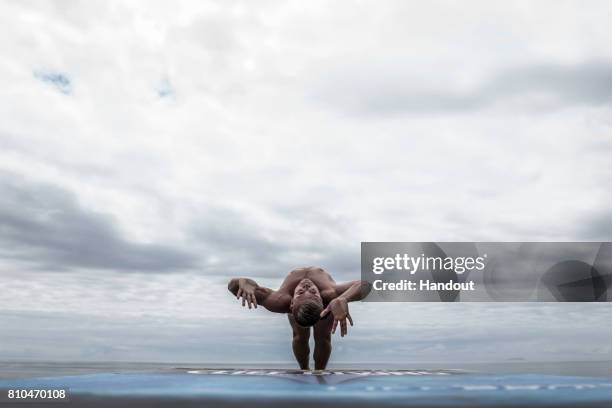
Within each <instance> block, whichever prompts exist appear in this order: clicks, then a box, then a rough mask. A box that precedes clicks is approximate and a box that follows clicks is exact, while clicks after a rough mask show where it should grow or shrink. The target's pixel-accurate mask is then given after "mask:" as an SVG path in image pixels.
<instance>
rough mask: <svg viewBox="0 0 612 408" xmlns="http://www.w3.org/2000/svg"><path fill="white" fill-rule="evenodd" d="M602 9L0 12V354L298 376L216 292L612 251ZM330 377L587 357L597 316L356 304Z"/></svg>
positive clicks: (452, 6)
mask: <svg viewBox="0 0 612 408" xmlns="http://www.w3.org/2000/svg"><path fill="white" fill-rule="evenodd" d="M611 13H612V4H610V2H607V1H590V2H588V4H585V3H584V2H579V1H538V2H537V3H536V2H533V1H512V2H501V1H497V2H490V1H469V2H461V3H458V2H451V1H449V2H442V1H436V2H407V1H376V2H375V1H351V2H348V1H334V2H326V1H309V2H302V1H258V2H256V3H255V2H250V1H244V2H241V1H223V2H205V1H190V2H186V1H173V2H167V1H166V2H161V1H160V2H153V1H146V2H145V1H142V2H136V1H133V2H124V1H99V2H97V1H47V2H34V1H5V2H2V4H1V5H0V47H1V48H0V49H1V50H2V52H1V55H0V89H2V92H1V94H0V95H1V96H0V115H1V118H2V120H1V121H0V147H1V149H0V272H1V281H0V327H1V329H0V359H45V360H97V361H107V360H123V361H183V362H225V363H230V362H231V363H238V364H239V363H259V362H287V361H290V360H291V358H292V357H291V350H290V343H289V340H290V333H289V328H288V325H287V323H286V317H285V316H282V315H272V314H270V313H267V312H265V311H264V310H261V309H259V310H256V311H248V310H244V309H242V308H240V307H239V306H238V304H237V302H236V300H235V299H232V298H231V296H230V295H229V294H228V292H227V290H226V288H225V285H226V283H227V281H228V279H229V278H230V277H232V276H240V275H242V276H251V277H253V278H255V279H256V280H257V281H258V282H260V283H262V284H265V285H269V286H271V287H275V286H277V285H278V284H279V283H280V281H281V280H282V278H283V277H284V274H286V273H287V272H288V271H289V270H291V269H292V268H294V267H298V266H304V265H320V266H322V267H324V268H326V269H327V270H329V271H330V272H331V273H332V274H333V275H334V276H335V277H336V279H337V280H339V281H340V280H352V279H357V278H358V276H359V245H360V242H361V241H429V240H431V241H479V240H480V241H538V240H549V241H564V240H566V241H576V240H594V241H606V240H610V239H611V238H612V210H611V207H610V204H611V203H612V190H610V189H609V188H606V187H607V186H609V185H611V182H612V173H610V170H609V168H610V166H609V163H610V158H611V155H612V116H611V107H612V46H610V37H611V36H612V27H611V26H610V24H609V15H610V14H611ZM351 308H352V310H353V313H352V314H353V316H354V319H355V323H356V326H355V327H354V328H352V330H351V331H350V334H349V336H348V337H346V338H343V339H339V338H338V339H337V341H335V352H334V354H333V356H332V364H342V363H345V362H355V363H359V362H371V363H376V362H389V361H393V362H404V363H405V364H406V365H410V364H411V363H414V362H425V361H443V362H451V361H454V362H462V361H474V360H482V361H493V360H508V359H528V360H575V359H597V360H601V359H605V358H610V356H611V355H612V348H611V346H610V342H609V339H610V337H611V336H612V327H610V325H601V322H602V321H609V316H610V313H611V312H612V310H610V308H609V307H608V306H607V305H605V304H604V305H596V304H583V305H577V304H532V305H529V304H527V305H526V304H522V305H521V304H453V305H442V304H380V303H377V304H354V305H351Z"/></svg>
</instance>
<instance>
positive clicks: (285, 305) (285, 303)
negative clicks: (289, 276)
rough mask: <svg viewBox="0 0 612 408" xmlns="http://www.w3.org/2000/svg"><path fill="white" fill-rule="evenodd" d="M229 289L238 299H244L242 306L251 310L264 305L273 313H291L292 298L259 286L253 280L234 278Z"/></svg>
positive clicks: (228, 285) (228, 286)
mask: <svg viewBox="0 0 612 408" xmlns="http://www.w3.org/2000/svg"><path fill="white" fill-rule="evenodd" d="M227 289H228V290H229V291H230V292H232V293H233V294H234V296H236V298H238V299H240V298H242V306H245V305H247V304H248V305H249V309H251V308H252V307H255V308H257V305H262V306H263V307H265V308H266V309H268V310H269V311H271V312H275V313H287V312H289V305H290V304H291V297H290V296H288V295H284V294H282V293H279V292H277V291H274V290H272V289H269V288H265V287H263V286H259V285H258V284H257V282H255V281H254V280H253V279H249V278H233V279H231V280H230V281H229V283H228V284H227Z"/></svg>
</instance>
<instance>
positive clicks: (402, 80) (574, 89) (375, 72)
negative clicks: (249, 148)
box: [317, 61, 612, 115]
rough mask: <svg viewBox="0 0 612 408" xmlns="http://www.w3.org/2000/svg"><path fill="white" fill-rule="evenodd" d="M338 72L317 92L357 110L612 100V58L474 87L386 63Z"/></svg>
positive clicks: (546, 67)
mask: <svg viewBox="0 0 612 408" xmlns="http://www.w3.org/2000/svg"><path fill="white" fill-rule="evenodd" d="M332 77H333V78H331V80H328V81H324V82H325V84H324V87H323V89H324V90H323V91H320V92H319V94H318V95H317V97H318V98H319V99H321V100H323V101H324V102H327V103H329V104H331V105H332V106H334V107H336V108H337V109H339V110H342V111H346V112H349V113H354V114H366V115H400V114H442V113H453V112H454V113H461V112H469V111H474V110H478V109H483V108H487V107H491V106H494V105H497V104H503V105H507V106H510V107H512V108H516V109H532V110H543V111H545V110H555V109H559V108H562V107H565V106H575V105H588V106H599V105H608V104H610V103H611V102H612V63H611V62H607V61H592V62H587V63H582V64H576V65H560V64H536V65H531V66H524V67H516V68H514V69H509V70H506V71H503V72H500V73H497V74H496V75H493V76H492V77H491V79H489V80H485V81H483V82H482V84H481V85H480V86H476V87H473V88H471V89H468V90H458V89H452V88H449V87H443V86H430V87H427V86H424V85H422V81H419V80H418V79H415V78H414V77H408V76H406V75H405V74H403V73H402V74H397V73H395V72H393V71H392V70H391V71H389V72H387V68H385V67H384V66H383V67H378V68H376V69H372V67H370V68H368V69H366V70H363V68H356V67H355V70H354V71H353V74H352V75H350V74H349V75H347V74H346V73H343V75H341V76H340V75H338V76H336V75H332ZM442 82H443V81H442ZM446 83H448V82H446Z"/></svg>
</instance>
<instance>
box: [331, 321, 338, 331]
mask: <svg viewBox="0 0 612 408" xmlns="http://www.w3.org/2000/svg"><path fill="white" fill-rule="evenodd" d="M336 327H338V321H337V320H336V319H334V325H333V326H332V334H334V333H336Z"/></svg>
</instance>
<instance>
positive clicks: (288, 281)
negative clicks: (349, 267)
mask: <svg viewBox="0 0 612 408" xmlns="http://www.w3.org/2000/svg"><path fill="white" fill-rule="evenodd" d="M305 278H308V279H310V280H311V281H312V282H313V283H314V284H315V285H316V286H317V288H318V289H319V292H320V293H321V298H322V299H323V305H324V306H327V304H328V303H329V302H331V301H332V300H333V299H335V298H336V297H338V293H337V292H336V282H335V281H334V279H333V278H332V277H331V275H330V274H329V273H328V272H327V271H325V270H324V269H322V268H318V267H314V266H309V267H305V268H298V269H294V270H293V271H291V272H289V275H287V277H286V278H285V280H284V281H283V283H282V284H281V286H280V288H279V289H278V291H277V292H278V293H279V294H282V295H289V296H293V292H294V291H295V287H296V286H297V285H298V283H299V282H300V281H301V280H302V279H305Z"/></svg>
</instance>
